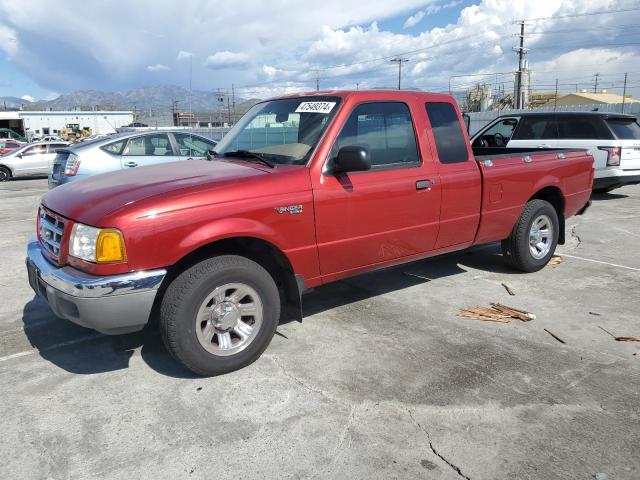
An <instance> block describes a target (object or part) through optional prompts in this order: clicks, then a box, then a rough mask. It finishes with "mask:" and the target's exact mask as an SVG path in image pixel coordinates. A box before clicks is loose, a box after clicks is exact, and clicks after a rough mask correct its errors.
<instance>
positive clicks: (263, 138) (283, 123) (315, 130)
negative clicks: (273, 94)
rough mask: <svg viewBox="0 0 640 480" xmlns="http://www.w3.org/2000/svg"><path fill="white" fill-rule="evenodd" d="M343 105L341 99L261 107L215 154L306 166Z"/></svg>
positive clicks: (312, 99)
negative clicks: (259, 158)
mask: <svg viewBox="0 0 640 480" xmlns="http://www.w3.org/2000/svg"><path fill="white" fill-rule="evenodd" d="M339 105H340V97H297V98H286V99H281V100H270V101H267V102H262V103H258V104H257V105H254V106H253V107H252V108H251V109H250V110H249V111H248V112H247V113H246V114H245V115H244V116H243V117H242V118H241V119H240V121H239V122H238V123H237V124H236V125H235V126H234V127H233V128H232V129H231V130H230V131H229V133H227V134H226V135H225V136H224V138H223V139H222V140H221V141H220V143H218V145H217V146H216V149H215V152H216V153H217V155H218V156H220V157H228V158H231V157H236V158H240V157H242V156H247V157H251V156H253V157H256V156H259V157H261V158H263V159H265V160H267V161H270V162H271V163H277V164H288V165H304V164H306V163H307V161H308V160H309V157H310V156H311V153H312V152H313V150H314V149H315V147H316V145H317V144H318V142H319V141H320V138H322V135H323V133H324V132H325V130H326V129H327V126H328V125H329V123H330V122H331V120H332V119H333V117H334V115H335V114H336V111H337V110H338V107H339ZM256 154H257V155H256Z"/></svg>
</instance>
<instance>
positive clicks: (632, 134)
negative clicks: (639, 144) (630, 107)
mask: <svg viewBox="0 0 640 480" xmlns="http://www.w3.org/2000/svg"><path fill="white" fill-rule="evenodd" d="M607 125H609V128H611V130H612V131H613V134H614V135H615V136H616V138H617V139H618V140H640V125H638V121H637V120H635V119H633V118H629V119H626V118H609V119H607Z"/></svg>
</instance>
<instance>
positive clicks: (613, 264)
mask: <svg viewBox="0 0 640 480" xmlns="http://www.w3.org/2000/svg"><path fill="white" fill-rule="evenodd" d="M558 255H561V256H563V257H569V258H575V259H577V260H584V261H585V262H593V263H600V264H602V265H609V266H610V267H617V268H624V269H627V270H633V271H634V272H640V268H636V267H629V266H627V265H620V264H618V263H611V262H604V261H602V260H594V259H593V258H585V257H578V256H577V255H569V254H568V253H558Z"/></svg>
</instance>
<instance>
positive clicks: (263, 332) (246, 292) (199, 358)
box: [160, 255, 280, 376]
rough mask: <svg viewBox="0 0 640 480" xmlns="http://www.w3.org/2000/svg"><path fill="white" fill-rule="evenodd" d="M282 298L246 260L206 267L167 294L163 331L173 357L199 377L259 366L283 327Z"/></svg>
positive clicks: (217, 260) (225, 259) (218, 260)
mask: <svg viewBox="0 0 640 480" xmlns="http://www.w3.org/2000/svg"><path fill="white" fill-rule="evenodd" d="M279 318H280V296H279V293H278V287H277V286H276V283H275V281H274V280H273V278H272V277H271V275H270V274H269V273H268V272H267V271H266V270H265V269H264V268H262V267H261V266H260V265H258V264H257V263H255V262H253V261H252V260H249V259H248V258H245V257H240V256H235V255H223V256H219V257H214V258H210V259H208V260H205V261H203V262H200V263H198V264H196V265H194V266H193V267H191V268H189V269H188V270H186V271H184V272H183V273H182V274H180V275H179V276H178V277H177V278H176V279H175V280H174V281H173V282H172V283H171V285H169V287H168V288H167V291H166V292H165V295H164V298H163V300H162V305H161V308H160V331H161V333H162V338H163V340H164V343H165V345H166V347H167V349H168V350H169V352H171V354H172V355H173V356H174V357H175V358H176V359H177V360H178V361H179V362H180V363H182V364H183V365H184V366H185V367H187V368H188V369H189V370H191V371H193V372H194V373H197V374H198V375H203V376H211V375H219V374H222V373H227V372H231V371H233V370H238V369H240V368H242V367H245V366H247V365H249V364H251V363H253V362H254V361H255V360H256V359H258V357H260V355H261V354H262V352H264V350H265V349H266V348H267V346H268V345H269V343H270V342H271V339H272V338H273V335H274V333H275V331H276V327H277V326H278V321H279Z"/></svg>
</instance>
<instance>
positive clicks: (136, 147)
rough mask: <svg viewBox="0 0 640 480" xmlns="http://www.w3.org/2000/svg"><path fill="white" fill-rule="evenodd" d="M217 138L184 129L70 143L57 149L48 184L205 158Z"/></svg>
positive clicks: (213, 146)
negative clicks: (211, 138) (209, 137)
mask: <svg viewBox="0 0 640 480" xmlns="http://www.w3.org/2000/svg"><path fill="white" fill-rule="evenodd" d="M216 143H217V142H215V141H214V140H210V139H208V138H205V137H202V136H200V135H196V134H193V133H188V132H184V131H158V130H154V131H150V132H144V133H140V132H137V133H124V134H117V135H110V136H109V137H106V138H99V139H97V140H92V141H85V142H81V143H77V144H75V145H71V146H69V147H67V148H64V149H62V150H60V152H58V155H57V156H56V158H55V161H54V164H53V170H52V172H51V175H50V176H49V187H50V188H54V187H57V186H58V185H61V184H64V183H68V182H71V181H73V180H77V179H80V178H85V177H89V176H91V175H96V174H98V173H105V172H112V171H115V170H121V169H130V168H133V167H138V166H144V165H153V164H155V163H168V162H174V161H177V160H193V159H197V158H204V157H206V155H207V152H208V151H209V150H211V149H213V148H215V146H216Z"/></svg>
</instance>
